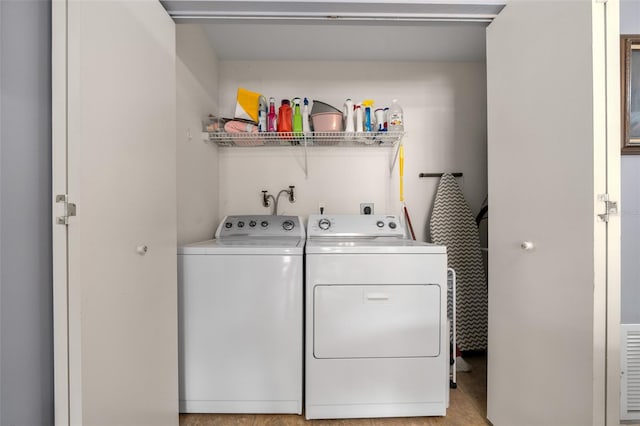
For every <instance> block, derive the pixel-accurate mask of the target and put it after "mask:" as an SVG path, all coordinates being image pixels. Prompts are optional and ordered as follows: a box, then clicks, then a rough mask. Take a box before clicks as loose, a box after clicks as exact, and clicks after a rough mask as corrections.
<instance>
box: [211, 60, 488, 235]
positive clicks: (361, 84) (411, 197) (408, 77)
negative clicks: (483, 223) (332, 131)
mask: <svg viewBox="0 0 640 426" xmlns="http://www.w3.org/2000/svg"><path fill="white" fill-rule="evenodd" d="M238 87H244V88H246V89H249V90H253V91H257V92H260V93H262V94H264V95H265V96H266V97H270V96H273V97H275V98H276V99H277V102H278V104H279V102H280V100H281V99H282V98H289V99H291V98H293V97H296V96H298V97H301V98H303V97H308V98H309V99H318V100H321V101H324V102H327V103H329V104H331V105H334V106H336V107H338V108H340V109H341V108H342V105H343V103H344V100H345V99H346V98H351V99H353V100H354V101H356V102H357V101H360V100H362V99H368V98H370V99H374V100H375V101H376V106H386V105H389V104H391V101H392V99H394V98H397V99H398V100H399V103H400V104H401V105H402V107H403V108H404V113H405V130H406V132H407V136H406V137H405V138H404V144H405V154H406V158H405V198H406V202H407V206H408V208H409V212H410V214H411V216H412V221H413V224H414V228H415V230H416V234H417V237H418V238H419V239H421V240H424V239H425V238H426V226H425V225H426V223H427V220H428V215H429V214H430V211H431V205H432V202H433V198H434V192H435V189H436V187H437V184H438V179H434V178H431V179H419V178H418V174H419V173H420V172H445V171H449V172H463V173H464V177H463V178H462V179H461V180H460V183H461V185H462V186H463V189H464V193H465V196H466V198H467V201H468V202H469V204H470V206H471V208H472V210H473V211H474V213H475V212H477V211H478V210H479V209H480V205H481V203H482V201H483V199H484V197H485V195H486V191H487V183H486V180H487V170H486V169H487V165H486V73H485V64H484V63H433V62H429V63H427V62H406V63H382V62H367V63H365V62H326V61H322V62H320V61H318V62H314V61H300V62H282V61H279V62H276V61H274V62H268V61H260V62H258V61H255V62H252V61H223V62H221V63H220V112H221V113H222V114H223V115H224V116H232V115H233V107H234V105H235V99H236V91H237V88H238ZM307 152H308V164H309V166H308V178H306V179H305V175H304V168H303V166H302V165H303V164H304V155H303V150H302V149H301V148H244V149H224V148H221V149H220V151H219V160H220V161H219V165H220V170H219V171H220V177H219V179H220V181H219V182H220V205H219V214H220V216H221V217H222V215H225V214H241V213H263V214H268V213H269V212H270V210H269V209H267V208H264V207H262V204H261V198H260V197H261V193H260V191H261V190H262V189H266V190H269V192H271V193H276V192H278V191H279V190H281V189H284V188H287V187H288V185H295V186H296V191H297V202H296V203H295V204H289V203H288V201H286V199H285V198H284V197H282V198H281V203H280V208H279V212H278V213H282V214H297V215H302V216H307V215H308V214H309V213H313V212H317V211H318V203H320V202H323V203H326V205H327V209H326V212H328V213H358V212H359V205H360V203H361V202H374V203H375V211H376V213H389V214H400V213H401V210H400V208H401V205H400V203H399V194H398V170H397V168H398V166H397V165H396V167H395V169H394V171H393V175H392V176H390V171H389V165H390V163H391V161H392V158H393V154H395V151H394V150H393V149H389V148H339V147H335V148H331V147H313V148H309V149H308V151H307Z"/></svg>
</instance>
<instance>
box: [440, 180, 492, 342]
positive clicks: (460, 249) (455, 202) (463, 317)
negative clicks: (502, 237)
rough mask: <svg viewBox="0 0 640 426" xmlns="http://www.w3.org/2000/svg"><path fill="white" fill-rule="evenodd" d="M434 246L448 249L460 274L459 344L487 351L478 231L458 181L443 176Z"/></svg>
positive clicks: (484, 280) (449, 258) (451, 264)
mask: <svg viewBox="0 0 640 426" xmlns="http://www.w3.org/2000/svg"><path fill="white" fill-rule="evenodd" d="M429 229H430V231H431V240H432V242H434V243H436V244H439V245H444V246H446V247H447V262H448V265H449V267H450V268H453V269H454V270H455V271H456V277H457V286H456V299H457V303H456V315H457V327H456V331H457V344H458V347H459V348H460V350H463V351H470V350H479V349H486V347H487V303H488V300H487V278H486V275H485V272H484V264H483V260H482V251H481V250H480V236H479V234H478V227H477V225H476V222H475V219H474V217H473V214H472V213H471V210H470V209H469V206H468V205H467V202H466V201H465V199H464V195H462V191H461V190H460V187H459V186H458V183H457V182H456V178H455V177H453V175H451V174H449V173H445V174H444V175H442V178H441V179H440V184H439V185H438V190H437V192H436V199H435V202H434V205H433V211H432V213H431V220H430V223H429Z"/></svg>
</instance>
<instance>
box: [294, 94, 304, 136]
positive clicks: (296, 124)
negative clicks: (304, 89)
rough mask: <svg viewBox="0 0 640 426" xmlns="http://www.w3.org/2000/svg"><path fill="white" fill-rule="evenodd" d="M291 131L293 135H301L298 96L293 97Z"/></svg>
mask: <svg viewBox="0 0 640 426" xmlns="http://www.w3.org/2000/svg"><path fill="white" fill-rule="evenodd" d="M293 132H294V133H295V136H297V137H301V136H302V114H301V113H300V98H293Z"/></svg>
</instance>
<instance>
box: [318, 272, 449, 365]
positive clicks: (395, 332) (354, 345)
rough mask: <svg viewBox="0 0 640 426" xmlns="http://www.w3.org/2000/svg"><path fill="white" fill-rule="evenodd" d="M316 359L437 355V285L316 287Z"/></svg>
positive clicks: (438, 321) (438, 305) (438, 289)
mask: <svg viewBox="0 0 640 426" xmlns="http://www.w3.org/2000/svg"><path fill="white" fill-rule="evenodd" d="M313 296H314V331H313V335H314V342H313V353H314V356H315V357H316V358H403V357H435V356H438V355H439V354H440V350H441V348H440V286H439V285H433V284H429V285H426V284H425V285H317V286H315V287H314V292H313Z"/></svg>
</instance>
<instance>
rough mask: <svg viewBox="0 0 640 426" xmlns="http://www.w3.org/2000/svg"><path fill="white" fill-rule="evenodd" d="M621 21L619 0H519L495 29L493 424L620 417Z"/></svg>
mask: <svg viewBox="0 0 640 426" xmlns="http://www.w3.org/2000/svg"><path fill="white" fill-rule="evenodd" d="M617 20H618V6H617V1H615V0H609V1H607V2H606V3H605V2H603V1H596V0H592V1H580V2H578V1H565V0H563V1H526V2H525V1H512V2H509V3H508V4H507V6H506V7H505V8H504V9H503V11H502V12H501V13H500V15H499V16H498V17H497V18H496V19H495V20H494V22H493V23H492V24H491V25H489V27H488V29H487V75H488V87H487V91H488V161H489V165H488V174H489V177H488V180H489V181H488V186H489V206H490V210H491V214H490V224H489V247H490V254H489V348H488V394H487V400H488V401H487V405H488V407H487V415H488V418H489V420H491V422H492V423H493V424H494V425H496V426H502V425H515V424H517V425H520V426H526V425H536V426H541V425H565V426H567V425H582V426H584V425H590V424H593V425H603V424H611V425H613V424H618V417H617V416H618V413H617V409H618V405H617V401H618V390H617V387H616V383H617V380H618V374H619V367H618V361H617V359H618V358H617V357H618V352H617V347H618V345H619V343H618V337H617V330H616V329H615V327H614V326H613V325H612V322H615V323H616V324H617V323H618V321H617V320H616V316H617V315H618V309H619V308H618V305H619V242H620V240H619V217H617V216H616V215H613V216H611V218H610V220H609V222H608V223H607V222H604V221H602V220H601V219H600V218H599V217H598V214H600V213H603V212H604V210H605V207H604V203H603V202H602V201H598V195H599V194H606V193H609V194H610V197H611V198H612V199H613V200H619V115H618V114H619V112H618V105H619V86H618V85H617V83H618V78H619V77H618V68H617V67H618V61H617V55H618V53H617V52H618V44H617V39H618V29H617V28H618V22H617ZM607 247H609V250H607ZM607 297H608V299H609V300H608V302H607ZM607 356H608V357H609V358H608V359H607ZM607 369H608V371H607ZM607 388H608V389H609V391H608V392H607V394H606V395H605V389H607ZM605 419H606V421H605Z"/></svg>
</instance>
